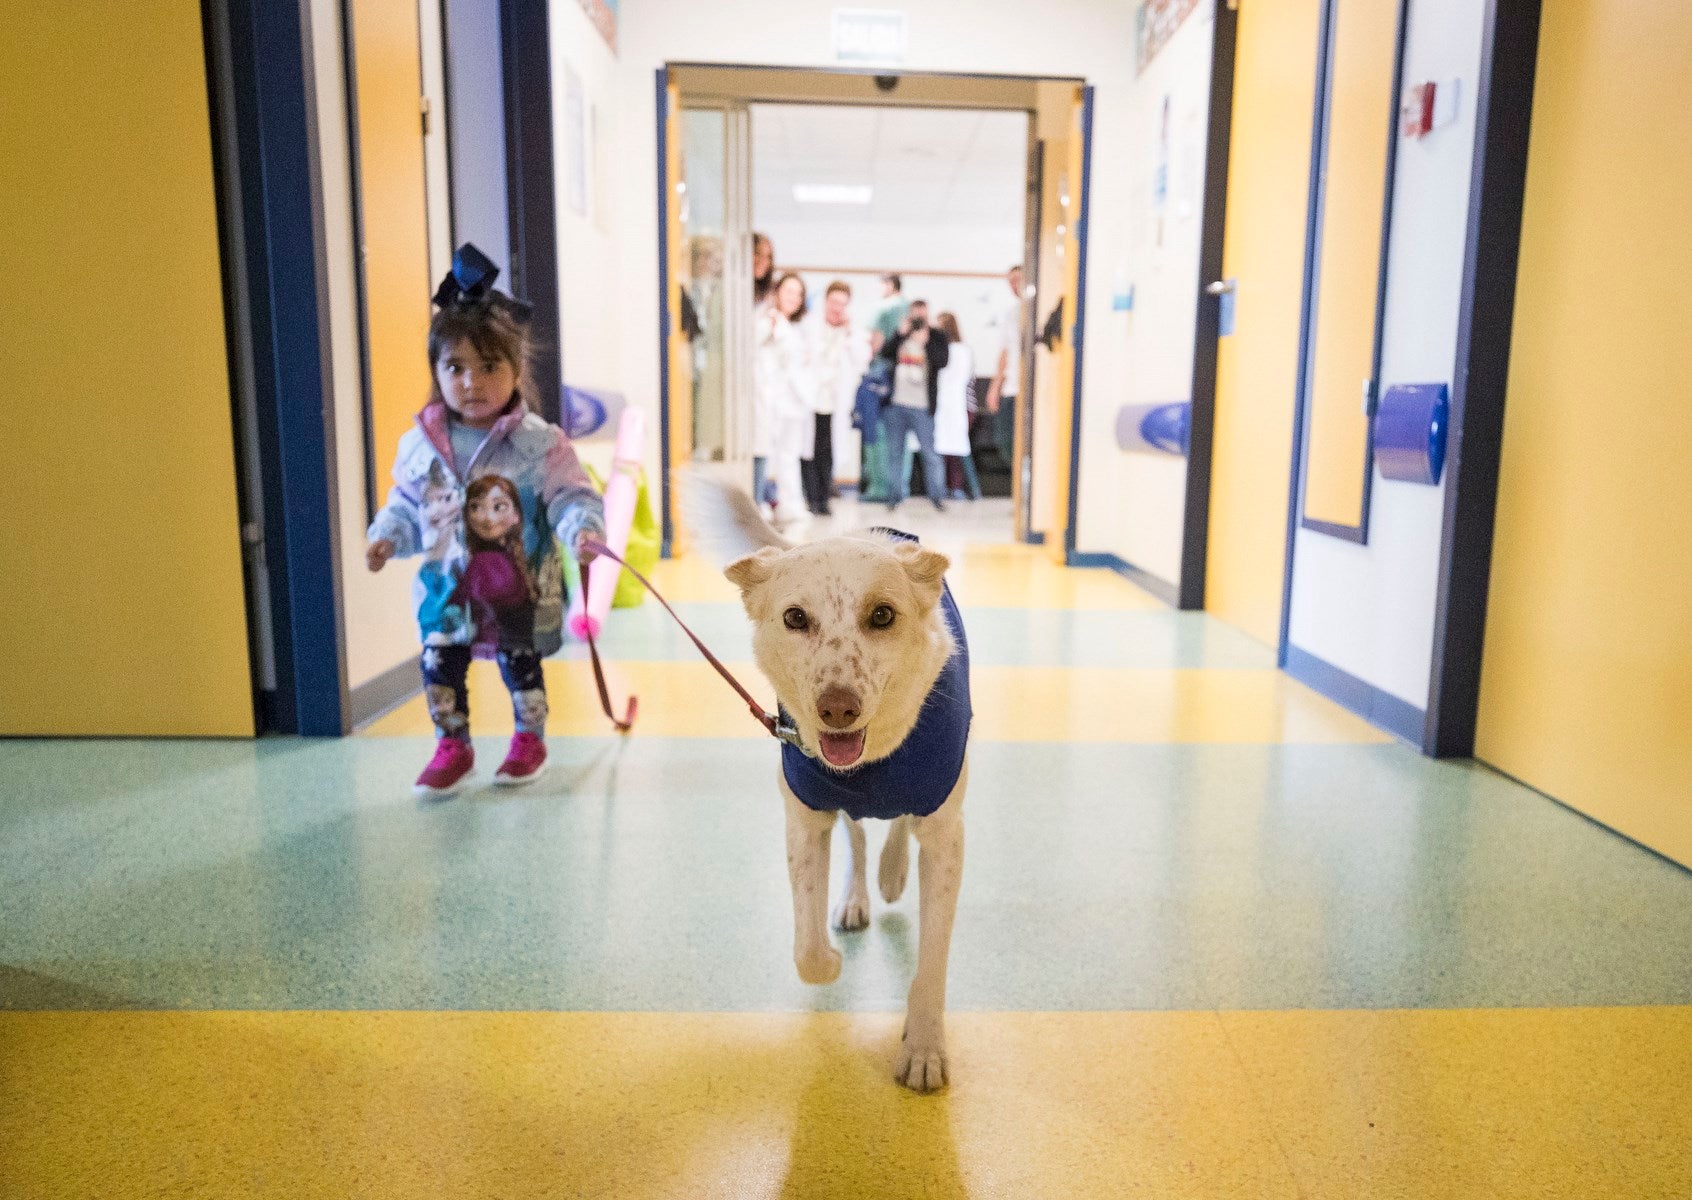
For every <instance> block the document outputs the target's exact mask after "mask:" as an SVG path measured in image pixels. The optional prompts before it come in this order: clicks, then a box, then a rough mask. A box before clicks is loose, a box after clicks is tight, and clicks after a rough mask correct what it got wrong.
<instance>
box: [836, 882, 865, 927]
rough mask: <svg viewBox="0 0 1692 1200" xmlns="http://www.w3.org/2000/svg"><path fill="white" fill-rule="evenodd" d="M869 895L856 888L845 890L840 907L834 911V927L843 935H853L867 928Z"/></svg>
mask: <svg viewBox="0 0 1692 1200" xmlns="http://www.w3.org/2000/svg"><path fill="white" fill-rule="evenodd" d="M869 911H870V906H869V893H868V892H867V891H864V890H862V889H860V888H857V887H852V888H849V889H847V892H846V896H845V898H844V899H842V900H841V901H840V907H839V908H836V909H835V910H834V927H835V928H836V929H838V930H840V931H841V932H843V933H853V932H855V931H857V930H859V929H866V928H868V927H869Z"/></svg>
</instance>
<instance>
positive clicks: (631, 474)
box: [569, 408, 646, 641]
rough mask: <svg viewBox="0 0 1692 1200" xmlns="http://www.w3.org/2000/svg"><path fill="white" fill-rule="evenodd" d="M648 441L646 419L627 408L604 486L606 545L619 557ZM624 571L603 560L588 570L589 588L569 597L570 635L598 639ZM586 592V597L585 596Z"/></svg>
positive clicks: (625, 544)
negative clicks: (642, 453)
mask: <svg viewBox="0 0 1692 1200" xmlns="http://www.w3.org/2000/svg"><path fill="white" fill-rule="evenodd" d="M645 441H646V416H645V415H644V414H643V413H642V412H641V411H640V409H638V408H625V409H624V410H623V419H622V420H621V421H620V422H619V423H618V425H617V451H616V457H615V458H613V459H612V462H611V478H610V479H609V480H607V481H606V483H605V544H606V545H607V546H609V547H611V549H612V550H614V551H616V553H617V556H618V557H619V558H620V557H622V555H623V552H624V551H626V550H627V549H628V548H629V528H630V527H631V526H632V525H633V524H634V511H635V495H636V492H637V490H638V486H639V485H638V483H637V482H636V481H637V479H638V477H639V475H640V460H641V452H642V450H643V449H644V445H643V443H644V442H645ZM621 573H622V572H621V570H620V569H619V568H618V566H617V564H616V563H614V562H612V561H611V560H610V559H607V558H601V559H599V560H598V561H596V562H594V563H592V564H590V565H589V567H588V581H587V586H586V587H580V588H577V589H576V592H575V594H574V595H573V596H571V597H570V617H569V629H570V636H571V637H573V638H575V639H576V640H577V641H586V640H587V639H588V638H589V637H595V638H597V637H598V636H599V632H600V630H601V629H603V628H604V627H605V615H606V614H607V613H609V612H610V611H611V596H612V594H613V593H615V592H616V590H617V577H618V575H620V574H621ZM584 593H585V594H584Z"/></svg>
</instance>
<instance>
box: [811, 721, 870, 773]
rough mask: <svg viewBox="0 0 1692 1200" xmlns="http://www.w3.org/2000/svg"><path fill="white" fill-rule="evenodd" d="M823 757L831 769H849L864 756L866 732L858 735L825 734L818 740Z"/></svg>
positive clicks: (860, 731)
mask: <svg viewBox="0 0 1692 1200" xmlns="http://www.w3.org/2000/svg"><path fill="white" fill-rule="evenodd" d="M817 740H818V741H819V742H820V743H821V746H822V756H823V758H824V759H825V760H826V761H827V762H828V765H829V766H831V767H849V766H851V765H852V764H853V763H855V762H857V761H858V760H859V759H860V758H862V757H863V756H864V731H863V730H862V729H860V730H858V731H857V732H856V733H824V734H819V735H818V739H817Z"/></svg>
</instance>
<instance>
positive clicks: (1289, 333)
mask: <svg viewBox="0 0 1692 1200" xmlns="http://www.w3.org/2000/svg"><path fill="white" fill-rule="evenodd" d="M1320 10H1321V0H1253V3H1250V4H1244V5H1241V6H1240V11H1239V16H1238V24H1237V26H1236V27H1235V42H1234V103H1233V126H1232V134H1231V137H1230V141H1229V157H1228V201H1227V213H1228V216H1227V226H1226V232H1225V233H1224V235H1223V249H1222V278H1221V279H1219V280H1216V281H1213V288H1214V289H1215V290H1216V291H1218V292H1220V293H1222V294H1223V300H1222V306H1223V311H1224V313H1225V314H1228V315H1229V316H1231V321H1230V320H1229V319H1228V316H1225V317H1224V320H1223V322H1222V326H1221V337H1220V338H1219V339H1218V341H1217V348H1216V410H1215V418H1214V420H1215V424H1214V431H1213V434H1212V437H1213V441H1212V445H1211V467H1210V470H1211V477H1210V489H1211V490H1210V533H1209V543H1208V547H1207V551H1206V588H1205V591H1206V595H1205V607H1206V608H1207V609H1208V610H1209V611H1210V612H1212V613H1213V614H1215V615H1216V616H1218V617H1220V618H1221V619H1222V620H1224V621H1227V622H1229V623H1230V624H1232V625H1236V626H1238V627H1239V628H1241V629H1243V630H1244V631H1245V632H1246V633H1248V634H1250V635H1251V636H1252V637H1254V638H1256V639H1258V640H1259V641H1261V642H1263V643H1265V644H1267V645H1275V644H1276V643H1277V642H1278V640H1279V638H1280V623H1281V599H1282V593H1283V590H1284V585H1285V577H1286V570H1287V566H1288V564H1287V561H1286V557H1287V555H1286V551H1287V492H1288V488H1289V486H1290V481H1291V472H1290V470H1289V466H1288V464H1289V463H1290V462H1291V460H1292V446H1293V417H1294V413H1295V411H1296V405H1297V388H1298V344H1299V343H1298V339H1299V309H1300V303H1301V298H1302V295H1303V289H1304V243H1305V223H1306V219H1307V208H1306V204H1307V200H1308V179H1309V175H1310V121H1311V114H1312V112H1313V111H1314V105H1315V98H1316V56H1317V54H1316V52H1317V27H1318V24H1319V15H1320Z"/></svg>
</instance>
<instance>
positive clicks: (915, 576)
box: [893, 542, 952, 606]
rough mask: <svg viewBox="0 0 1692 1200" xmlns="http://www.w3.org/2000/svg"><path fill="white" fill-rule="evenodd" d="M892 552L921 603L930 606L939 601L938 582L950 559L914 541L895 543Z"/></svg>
mask: <svg viewBox="0 0 1692 1200" xmlns="http://www.w3.org/2000/svg"><path fill="white" fill-rule="evenodd" d="M893 554H894V556H895V557H896V558H898V560H899V565H900V566H902V567H904V568H905V574H906V575H908V576H910V580H911V584H912V586H913V587H915V588H916V593H917V596H918V597H919V598H920V599H921V600H922V602H923V604H924V605H925V606H932V605H935V604H938V603H940V583H941V580H942V579H943V578H944V577H945V575H946V568H947V567H949V566H951V565H952V560H951V559H949V558H947V557H946V556H945V555H944V554H941V553H940V552H939V551H938V550H930V549H929V548H928V547H927V546H923V545H919V544H918V543H916V542H898V543H896V544H895V545H894V547H893Z"/></svg>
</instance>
